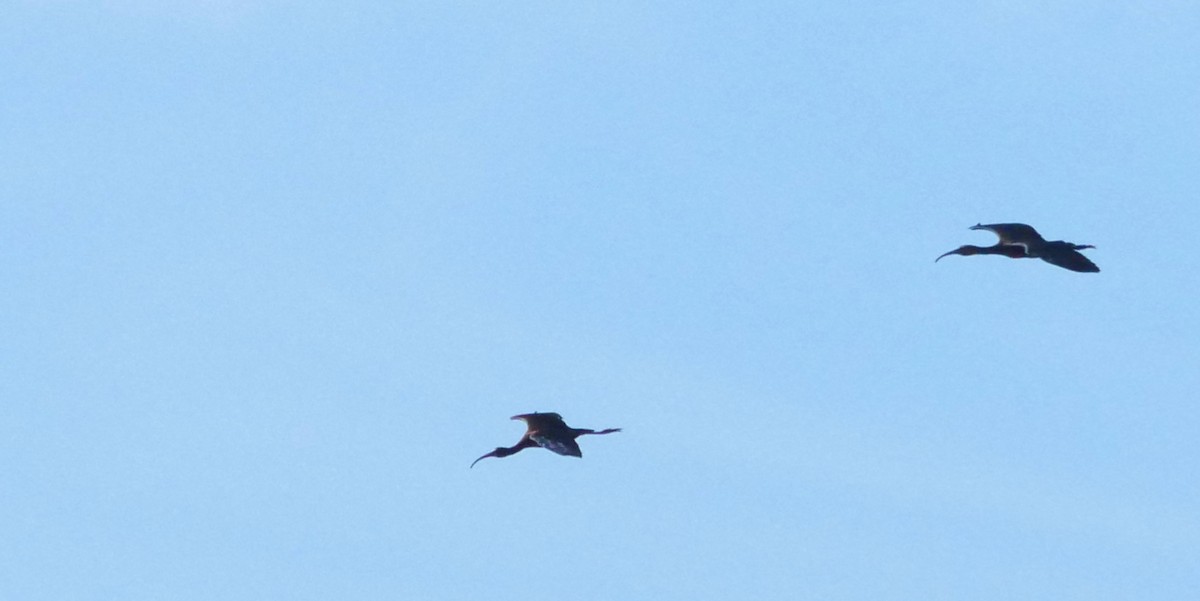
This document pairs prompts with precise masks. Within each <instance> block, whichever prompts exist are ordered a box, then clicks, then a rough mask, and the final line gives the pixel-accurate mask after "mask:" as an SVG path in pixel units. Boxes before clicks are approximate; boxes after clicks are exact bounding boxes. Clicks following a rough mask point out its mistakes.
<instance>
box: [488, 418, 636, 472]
mask: <svg viewBox="0 0 1200 601" xmlns="http://www.w3.org/2000/svg"><path fill="white" fill-rule="evenodd" d="M512 419H519V420H522V421H524V422H525V435H524V436H522V437H521V440H519V441H517V444H515V445H513V446H511V447H496V450H495V451H492V452H491V453H488V454H486V455H484V456H482V457H480V458H479V459H476V460H475V461H474V462H472V463H471V467H475V464H476V463H479V461H480V460H482V459H485V458H488V457H508V456H509V455H512V454H514V453H519V452H521V451H524V450H525V449H528V448H532V447H542V448H543V449H547V450H550V451H554V452H555V453H558V454H559V455H568V456H570V457H583V451H580V450H579V444H578V443H576V442H575V439H576V438H579V437H580V436H583V435H585V434H612V433H613V432H620V431H621V429H620V428H608V429H605V430H599V431H596V430H590V429H588V428H572V427H571V426H568V425H567V424H566V422H564V421H563V418H562V416H561V415H559V414H557V413H537V412H536V411H535V412H533V413H522V414H521V415H514V416H512Z"/></svg>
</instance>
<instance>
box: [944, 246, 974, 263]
mask: <svg viewBox="0 0 1200 601" xmlns="http://www.w3.org/2000/svg"><path fill="white" fill-rule="evenodd" d="M977 254H979V247H978V246H971V245H970V244H967V245H964V246H960V247H958V248H956V249H954V250H952V251H949V252H944V253H942V254H941V255H940V256H938V258H936V259H934V260H933V262H934V263H937V262H938V261H941V260H942V257H946V256H949V255H962V256H964V257H969V256H971V255H977Z"/></svg>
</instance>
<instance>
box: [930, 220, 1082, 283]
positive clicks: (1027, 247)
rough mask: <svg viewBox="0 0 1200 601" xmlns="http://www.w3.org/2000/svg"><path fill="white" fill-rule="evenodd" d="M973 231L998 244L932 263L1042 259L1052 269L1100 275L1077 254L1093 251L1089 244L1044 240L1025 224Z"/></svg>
mask: <svg viewBox="0 0 1200 601" xmlns="http://www.w3.org/2000/svg"><path fill="white" fill-rule="evenodd" d="M970 229H973V230H987V231H989V232H992V233H993V234H996V236H998V237H999V238H1000V241H999V242H997V243H996V244H993V245H992V246H973V245H970V244H967V245H965V246H960V247H958V248H956V249H954V250H952V251H950V252H947V253H943V254H942V255H941V256H940V257H938V258H936V259H934V261H933V262H934V263H936V262H938V261H941V260H942V257H945V256H947V255H963V256H965V257H969V256H971V255H1004V256H1006V257H1009V258H1011V259H1041V260H1043V261H1045V262H1047V263H1049V264H1051V265H1057V266H1059V267H1062V268H1063V269H1070V270H1071V271H1079V272H1085V273H1095V272H1098V271H1100V268H1099V267H1096V264H1095V263H1093V262H1091V260H1090V259H1088V258H1087V257H1085V256H1083V253H1081V252H1079V251H1081V250H1083V249H1085V248H1096V247H1095V246H1092V245H1091V244H1075V243H1072V242H1064V241H1062V240H1046V239H1045V238H1043V237H1042V235H1041V234H1039V233H1038V232H1037V230H1035V229H1033V228H1032V227H1030V226H1028V225H1025V224H1024V223H991V224H988V225H984V224H982V223H977V224H975V225H973V226H971V228H970Z"/></svg>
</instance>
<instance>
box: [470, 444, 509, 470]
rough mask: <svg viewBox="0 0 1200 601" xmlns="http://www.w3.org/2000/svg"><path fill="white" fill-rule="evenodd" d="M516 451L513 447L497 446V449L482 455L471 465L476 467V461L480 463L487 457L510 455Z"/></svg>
mask: <svg viewBox="0 0 1200 601" xmlns="http://www.w3.org/2000/svg"><path fill="white" fill-rule="evenodd" d="M515 452H516V451H513V450H512V449H506V448H504V447H496V450H495V451H492V452H491V453H486V454H484V455H482V456H480V457H479V459H476V460H475V461H472V462H471V467H475V464H476V463H479V462H480V461H482V460H484V459H487V458H488V457H508V456H509V455H512V454H513V453H515Z"/></svg>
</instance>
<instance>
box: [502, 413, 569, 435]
mask: <svg viewBox="0 0 1200 601" xmlns="http://www.w3.org/2000/svg"><path fill="white" fill-rule="evenodd" d="M512 418H513V419H519V420H522V421H524V422H525V425H527V426H529V431H530V432H533V431H536V430H557V429H559V428H566V427H567V424H566V423H565V422H563V418H562V416H561V415H559V414H557V413H538V412H536V411H535V412H533V413H522V414H521V415H514V416H512Z"/></svg>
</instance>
